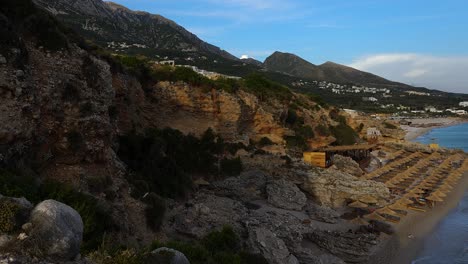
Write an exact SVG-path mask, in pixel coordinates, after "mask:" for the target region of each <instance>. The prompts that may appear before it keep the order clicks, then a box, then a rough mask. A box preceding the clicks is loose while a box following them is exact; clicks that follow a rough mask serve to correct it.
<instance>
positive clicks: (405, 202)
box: [397, 197, 414, 205]
mask: <svg viewBox="0 0 468 264" xmlns="http://www.w3.org/2000/svg"><path fill="white" fill-rule="evenodd" d="M397 202H398V203H401V204H406V205H408V204H413V203H414V202H413V201H412V200H410V199H408V198H406V197H402V198H400V199H399V200H398V201H397Z"/></svg>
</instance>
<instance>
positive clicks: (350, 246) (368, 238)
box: [304, 230, 377, 263]
mask: <svg viewBox="0 0 468 264" xmlns="http://www.w3.org/2000/svg"><path fill="white" fill-rule="evenodd" d="M304 236H305V237H306V238H307V239H308V240H310V241H311V242H313V243H315V244H316V245H318V246H319V247H320V248H322V249H325V250H327V251H328V252H330V253H332V254H333V255H335V256H337V257H339V258H340V259H342V260H344V261H345V262H347V263H361V262H364V261H366V260H367V259H368V258H369V256H370V250H371V248H372V247H373V246H375V245H376V244H377V241H376V239H377V236H376V235H374V234H358V233H351V232H346V233H345V232H331V231H320V230H315V231H314V232H311V233H309V234H305V235H304Z"/></svg>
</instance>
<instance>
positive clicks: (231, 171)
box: [221, 157, 242, 176]
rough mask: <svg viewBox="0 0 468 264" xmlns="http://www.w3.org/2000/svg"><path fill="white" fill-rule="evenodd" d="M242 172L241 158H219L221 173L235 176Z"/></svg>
mask: <svg viewBox="0 0 468 264" xmlns="http://www.w3.org/2000/svg"><path fill="white" fill-rule="evenodd" d="M241 172H242V160H241V159H240V158H239V157H237V158H234V159H226V158H225V159H222V160H221V173H222V174H223V175H225V176H237V175H239V174H240V173H241Z"/></svg>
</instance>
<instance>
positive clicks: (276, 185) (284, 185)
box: [266, 179, 307, 211]
mask: <svg viewBox="0 0 468 264" xmlns="http://www.w3.org/2000/svg"><path fill="white" fill-rule="evenodd" d="M266 192H267V195H268V202H269V203H270V204H271V205H273V206H276V207H278V208H282V209H287V210H296V211H301V210H302V208H303V207H304V206H305V204H306V201H307V198H306V196H305V194H304V193H303V192H301V190H299V188H297V186H296V185H295V184H293V183H292V182H289V181H286V180H284V179H282V180H277V181H273V182H271V183H269V184H268V185H267V187H266Z"/></svg>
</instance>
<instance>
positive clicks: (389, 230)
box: [369, 220, 395, 235]
mask: <svg viewBox="0 0 468 264" xmlns="http://www.w3.org/2000/svg"><path fill="white" fill-rule="evenodd" d="M369 224H370V226H369V227H370V228H372V229H373V230H374V231H377V232H382V233H385V234H387V235H392V234H394V233H395V228H394V227H393V226H392V225H391V224H388V223H385V222H382V221H376V220H371V221H370V222H369Z"/></svg>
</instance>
